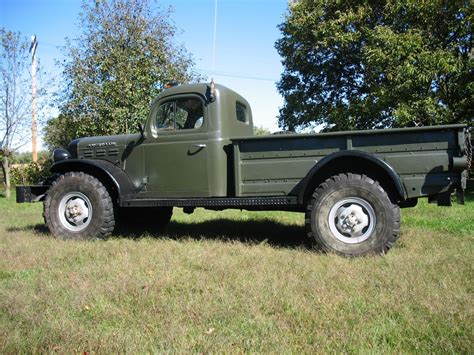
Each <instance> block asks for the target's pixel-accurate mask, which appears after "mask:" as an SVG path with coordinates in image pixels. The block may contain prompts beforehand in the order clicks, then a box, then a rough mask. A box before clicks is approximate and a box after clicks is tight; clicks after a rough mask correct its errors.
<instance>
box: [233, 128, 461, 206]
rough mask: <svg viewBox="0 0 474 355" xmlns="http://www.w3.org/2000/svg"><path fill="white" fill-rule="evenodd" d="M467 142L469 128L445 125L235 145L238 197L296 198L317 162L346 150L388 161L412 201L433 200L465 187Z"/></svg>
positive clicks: (254, 139)
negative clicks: (461, 165) (462, 168)
mask: <svg viewBox="0 0 474 355" xmlns="http://www.w3.org/2000/svg"><path fill="white" fill-rule="evenodd" d="M466 137H467V128H466V126H465V125H446V126H435V127H416V128H401V129H382V130H370V131H348V132H336V133H320V134H285V135H273V136H254V137H242V138H237V139H233V140H232V144H233V154H234V176H235V181H234V183H235V195H236V196H237V197H249V196H280V195H282V196H283V195H290V196H291V195H296V194H297V193H298V186H297V185H298V183H299V182H300V181H301V180H302V179H303V178H304V177H305V176H306V174H308V172H309V171H310V169H311V168H312V167H314V166H315V164H316V163H317V162H318V161H320V160H321V159H323V158H324V157H326V156H328V155H330V154H331V153H335V152H338V151H343V150H354V151H362V152H366V153H370V154H373V155H375V156H377V157H378V158H380V159H382V160H383V161H385V162H386V163H387V164H388V165H390V166H391V167H392V168H393V169H394V170H395V172H396V173H397V174H398V175H399V176H400V178H401V180H402V182H403V186H404V188H405V190H406V193H407V197H408V198H415V197H421V196H429V195H435V194H438V193H440V192H443V191H447V190H448V189H449V188H450V186H451V185H452V184H460V183H461V181H460V179H461V178H460V172H459V171H455V170H454V169H453V168H454V167H455V165H456V163H457V159H460V157H462V155H463V154H464V153H463V152H462V151H461V150H462V147H463V146H464V141H465V140H466V139H467V138H466ZM368 173H369V172H368Z"/></svg>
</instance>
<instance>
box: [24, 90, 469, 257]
mask: <svg viewBox="0 0 474 355" xmlns="http://www.w3.org/2000/svg"><path fill="white" fill-rule="evenodd" d="M252 135H253V126H252V113H251V110H250V106H249V104H248V102H247V101H246V100H245V99H244V98H243V97H242V96H240V95H239V94H237V93H236V92H234V91H232V90H230V89H228V88H226V87H224V86H221V85H217V84H214V83H210V84H205V83H203V84H190V85H182V86H175V87H172V88H169V89H166V90H164V91H163V92H162V93H161V94H160V95H159V97H158V98H157V99H156V100H155V101H154V103H153V104H152V106H151V112H150V115H149V118H148V120H147V122H146V124H145V125H140V133H137V134H128V135H120V136H107V137H89V138H80V139H76V140H74V141H72V142H71V143H70V144H69V147H68V149H67V150H64V149H58V150H56V151H55V152H54V161H55V164H54V165H53V167H52V168H51V172H52V173H53V174H54V177H55V178H54V179H51V181H50V182H49V183H44V184H42V185H35V186H18V187H17V201H18V202H27V201H28V202H31V201H44V219H45V222H46V224H47V226H48V228H49V230H50V231H51V233H52V234H53V235H55V236H60V237H63V238H81V239H83V238H104V237H106V236H107V235H109V234H110V233H111V232H112V231H113V230H114V226H115V221H116V218H117V213H116V212H117V211H118V210H119V209H120V210H121V211H123V212H124V213H121V215H122V216H125V217H123V218H127V217H133V218H135V219H137V218H138V219H140V218H141V219H143V220H153V221H155V222H156V224H157V225H160V226H164V225H166V224H167V223H168V222H169V220H170V218H171V214H172V211H173V207H182V208H183V209H184V211H185V212H188V213H191V212H192V211H193V210H194V208H196V207H204V208H207V209H212V210H222V209H227V208H236V209H248V210H286V211H300V212H303V213H304V214H305V224H306V229H307V233H308V236H309V237H310V239H312V240H313V241H314V242H315V243H314V245H315V246H317V247H318V248H319V249H321V250H324V251H330V252H335V253H338V254H342V255H351V256H357V255H366V254H374V253H385V252H387V251H388V250H389V249H390V248H391V247H392V246H393V245H394V243H395V241H396V240H397V238H398V236H399V233H400V208H403V207H412V206H415V205H416V203H417V199H418V198H419V197H427V198H428V199H430V201H433V202H437V203H438V204H440V205H450V204H451V195H452V194H453V193H454V192H456V193H457V195H458V200H459V201H461V202H462V201H463V196H464V195H463V194H464V189H465V187H466V179H467V174H468V171H469V168H470V165H471V162H472V147H471V145H470V133H469V129H468V127H466V126H463V125H450V126H437V127H421V128H404V129H383V130H370V131H354V132H337V133H322V134H280V135H271V136H252ZM288 238H291V236H288Z"/></svg>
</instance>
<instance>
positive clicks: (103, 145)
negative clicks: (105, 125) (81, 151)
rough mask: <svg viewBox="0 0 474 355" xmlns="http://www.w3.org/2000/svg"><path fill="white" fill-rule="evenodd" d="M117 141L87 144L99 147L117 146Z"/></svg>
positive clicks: (89, 146)
mask: <svg viewBox="0 0 474 355" xmlns="http://www.w3.org/2000/svg"><path fill="white" fill-rule="evenodd" d="M116 145H117V142H101V143H90V144H88V145H87V148H97V147H113V146H116Z"/></svg>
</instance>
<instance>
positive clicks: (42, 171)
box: [10, 159, 53, 186]
mask: <svg viewBox="0 0 474 355" xmlns="http://www.w3.org/2000/svg"><path fill="white" fill-rule="evenodd" d="M52 163H53V162H52V161H51V160H50V159H45V160H40V161H38V162H36V163H33V162H32V163H29V164H23V165H18V166H13V167H12V168H11V171H10V174H11V184H12V186H16V185H34V184H38V183H39V182H41V181H44V180H46V179H47V178H48V177H49V176H50V175H51V173H50V171H49V169H50V167H51V165H52Z"/></svg>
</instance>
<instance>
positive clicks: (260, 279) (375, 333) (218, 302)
mask: <svg viewBox="0 0 474 355" xmlns="http://www.w3.org/2000/svg"><path fill="white" fill-rule="evenodd" d="M469 198H470V200H469V201H468V202H467V204H466V205H465V206H459V205H455V206H453V207H451V208H446V207H437V206H432V205H428V204H427V203H425V202H424V201H423V202H421V203H420V204H419V205H418V206H417V207H416V208H414V209H407V210H403V222H402V234H401V238H400V240H399V242H398V243H397V244H396V246H395V248H394V249H393V250H392V251H391V252H390V253H389V254H387V255H386V256H384V257H366V258H356V259H348V258H342V257H338V256H335V255H322V254H318V253H315V252H313V251H311V250H309V249H308V248H307V247H306V243H305V238H304V228H303V216H302V215H301V214H298V213H282V212H260V213H259V212H245V211H244V212H240V211H224V212H210V211H204V210H200V209H199V210H196V212H195V214H193V215H190V216H188V215H185V214H183V213H182V212H180V211H179V210H177V209H175V215H174V217H173V220H172V223H171V224H170V226H169V228H168V229H167V230H166V232H165V233H163V234H161V235H159V234H157V233H156V232H154V231H137V230H125V229H122V230H121V231H120V233H121V234H120V235H115V236H114V237H113V238H111V239H110V240H108V241H104V242H74V241H70V242H65V241H61V240H57V239H54V238H52V237H51V236H50V235H49V234H48V233H47V230H46V229H45V228H44V226H43V223H42V218H41V205H40V204H22V205H16V204H15V203H14V200H13V199H12V200H10V201H7V200H6V199H4V198H0V255H1V258H0V352H2V353H12V352H15V353H16V352H28V353H31V352H60V353H71V352H83V351H87V352H99V353H110V352H118V351H120V352H145V351H160V352H161V351H173V352H191V351H192V352H242V351H246V352H278V353H280V352H283V353H288V352H291V353H296V352H329V351H330V352H359V353H365V352H371V353H378V352H391V353H395V352H436V353H446V352H450V353H472V351H473V349H474V334H473V329H474V302H473V301H474V298H473V271H474V268H473V260H474V259H473V257H474V253H473V246H474V243H473V242H474V221H473V215H474V199H473V196H472V194H471V195H470V196H469Z"/></svg>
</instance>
